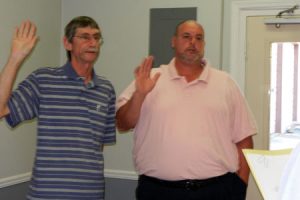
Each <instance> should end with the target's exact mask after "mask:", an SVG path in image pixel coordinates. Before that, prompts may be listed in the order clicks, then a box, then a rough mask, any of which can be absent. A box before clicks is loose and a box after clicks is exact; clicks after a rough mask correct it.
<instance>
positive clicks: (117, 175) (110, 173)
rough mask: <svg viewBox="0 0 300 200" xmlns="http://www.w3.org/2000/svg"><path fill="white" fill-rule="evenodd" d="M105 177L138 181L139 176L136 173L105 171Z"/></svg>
mask: <svg viewBox="0 0 300 200" xmlns="http://www.w3.org/2000/svg"><path fill="white" fill-rule="evenodd" d="M104 176H105V178H118V179H128V180H138V175H137V173H136V172H134V171H125V170H115V169H105V170H104Z"/></svg>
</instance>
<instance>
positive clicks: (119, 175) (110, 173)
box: [0, 169, 138, 188]
mask: <svg viewBox="0 0 300 200" xmlns="http://www.w3.org/2000/svg"><path fill="white" fill-rule="evenodd" d="M104 176H105V178H116V179H127V180H138V175H137V173H136V172H134V171H126V170H115V169H105V170H104ZM30 178H31V172H27V173H23V174H18V175H15V176H10V177H5V178H2V179H0V188H4V187H8V186H12V185H16V184H19V183H24V182H27V181H30Z"/></svg>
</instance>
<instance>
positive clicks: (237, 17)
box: [229, 0, 300, 92]
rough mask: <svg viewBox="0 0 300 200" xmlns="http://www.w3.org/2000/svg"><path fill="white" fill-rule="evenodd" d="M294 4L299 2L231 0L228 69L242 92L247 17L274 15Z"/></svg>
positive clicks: (297, 12)
mask: <svg viewBox="0 0 300 200" xmlns="http://www.w3.org/2000/svg"><path fill="white" fill-rule="evenodd" d="M296 4H299V2H295V1H290V2H282V1H281V2H280V1H274V0H269V1H267V0H265V1H262V0H251V1H233V0H232V2H231V20H230V24H231V37H230V68H229V71H230V74H231V75H232V77H233V78H234V79H235V80H236V81H237V83H238V85H239V86H240V88H241V90H242V91H243V92H244V90H245V69H246V32H247V30H246V25H247V24H246V20H247V17H249V16H259V15H270V16H274V17H275V16H276V15H277V14H278V13H279V12H280V11H282V10H285V9H289V8H291V7H293V6H294V5H296ZM299 13H300V12H299V10H295V14H299Z"/></svg>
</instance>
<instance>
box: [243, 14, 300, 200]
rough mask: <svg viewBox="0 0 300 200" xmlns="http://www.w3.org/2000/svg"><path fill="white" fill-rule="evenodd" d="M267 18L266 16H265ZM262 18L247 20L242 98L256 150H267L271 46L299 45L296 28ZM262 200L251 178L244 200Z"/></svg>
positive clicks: (299, 35)
mask: <svg viewBox="0 0 300 200" xmlns="http://www.w3.org/2000/svg"><path fill="white" fill-rule="evenodd" d="M266 17H267V16H266ZM266 17H264V16H255V17H248V18H247V37H246V38H247V39H246V48H247V49H246V71H245V72H246V73H245V74H246V75H245V96H246V98H247V100H248V102H249V105H250V107H251V110H252V111H253V113H254V116H255V118H256V120H257V124H258V127H259V133H258V134H257V135H256V136H255V137H254V146H255V148H256V149H269V146H270V145H269V142H270V140H269V130H270V127H269V124H270V122H269V119H270V115H269V113H270V96H269V92H270V79H271V77H270V73H271V70H270V65H271V44H272V43H274V42H299V41H300V25H296V24H292V25H281V26H280V27H279V28H276V27H275V26H274V25H265V24H264V19H265V18H266ZM259 199H262V197H261V195H260V193H259V191H258V189H257V187H256V184H255V183H254V181H253V178H251V180H250V183H249V188H248V195H247V200H259Z"/></svg>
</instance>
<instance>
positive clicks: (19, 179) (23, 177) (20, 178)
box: [0, 172, 31, 188]
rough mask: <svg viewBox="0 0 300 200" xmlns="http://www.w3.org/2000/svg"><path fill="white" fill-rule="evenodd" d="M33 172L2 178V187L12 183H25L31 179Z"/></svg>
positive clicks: (0, 182) (0, 184) (0, 186)
mask: <svg viewBox="0 0 300 200" xmlns="http://www.w3.org/2000/svg"><path fill="white" fill-rule="evenodd" d="M30 177H31V173H30V172H27V173H24V174H18V175H15V176H10V177H6V178H1V179H0V188H4V187H8V186H11V185H16V184H19V183H24V182H27V181H29V180H30Z"/></svg>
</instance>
